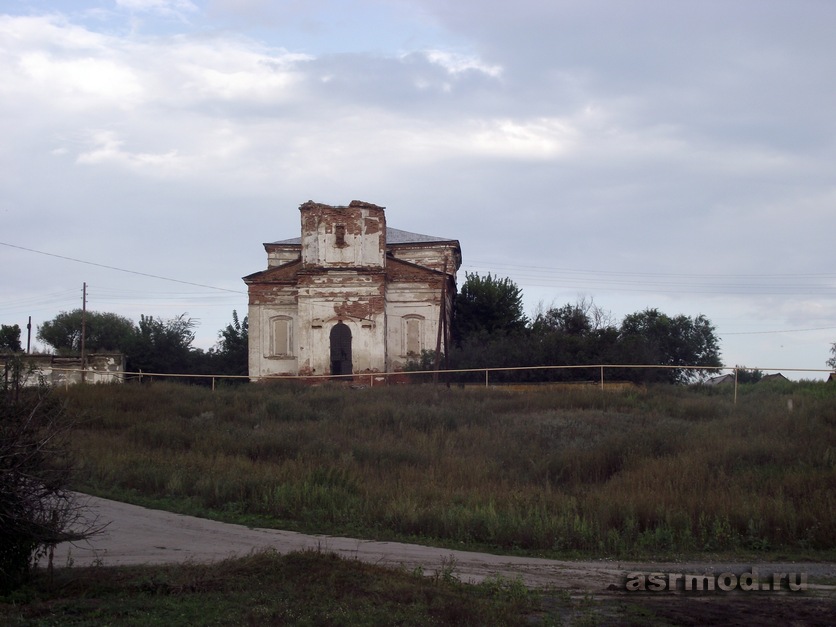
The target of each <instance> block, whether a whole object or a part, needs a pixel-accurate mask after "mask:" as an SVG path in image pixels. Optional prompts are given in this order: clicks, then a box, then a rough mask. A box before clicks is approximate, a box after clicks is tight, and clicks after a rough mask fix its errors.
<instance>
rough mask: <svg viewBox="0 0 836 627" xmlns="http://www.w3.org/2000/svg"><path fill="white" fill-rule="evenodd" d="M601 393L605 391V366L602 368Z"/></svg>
mask: <svg viewBox="0 0 836 627" xmlns="http://www.w3.org/2000/svg"><path fill="white" fill-rule="evenodd" d="M601 391H602V392H603V391H604V366H601Z"/></svg>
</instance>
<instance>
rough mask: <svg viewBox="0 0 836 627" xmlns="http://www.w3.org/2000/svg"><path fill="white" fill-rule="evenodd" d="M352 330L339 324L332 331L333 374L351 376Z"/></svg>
mask: <svg viewBox="0 0 836 627" xmlns="http://www.w3.org/2000/svg"><path fill="white" fill-rule="evenodd" d="M352 372H353V369H352V366H351V329H349V328H348V326H347V325H345V324H344V323H342V322H338V323H337V324H336V325H334V328H333V329H331V374H351V373H352Z"/></svg>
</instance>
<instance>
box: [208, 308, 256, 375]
mask: <svg viewBox="0 0 836 627" xmlns="http://www.w3.org/2000/svg"><path fill="white" fill-rule="evenodd" d="M210 363H211V367H212V369H213V371H214V372H213V374H232V375H246V374H247V373H248V372H249V321H248V319H247V316H244V319H243V320H240V321H239V319H238V312H237V311H235V310H234V309H233V310H232V323H231V324H228V325H226V327H225V328H224V329H222V330H221V331H219V332H218V343H217V345H216V346H215V348H214V349H212V350H211V351H210Z"/></svg>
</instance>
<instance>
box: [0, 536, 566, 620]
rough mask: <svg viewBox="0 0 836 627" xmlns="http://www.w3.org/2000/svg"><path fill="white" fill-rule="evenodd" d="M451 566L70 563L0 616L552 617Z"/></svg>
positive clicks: (329, 557)
mask: <svg viewBox="0 0 836 627" xmlns="http://www.w3.org/2000/svg"><path fill="white" fill-rule="evenodd" d="M454 575H455V573H454V569H453V568H452V567H451V568H447V569H442V572H440V573H437V574H436V575H435V576H430V577H427V576H423V575H422V574H421V573H409V572H405V571H391V570H388V569H384V568H381V567H377V566H373V565H369V564H364V563H361V562H357V561H351V560H344V559H340V558H339V557H337V556H336V555H334V554H329V553H321V552H314V551H306V552H301V553H290V554H288V555H284V556H280V555H277V554H275V553H271V552H263V553H256V554H253V555H251V556H249V557H245V558H239V559H232V560H225V561H223V562H219V563H216V564H210V565H203V564H186V565H181V566H157V567H150V566H143V567H122V568H105V567H93V568H68V569H60V570H57V571H55V573H54V575H53V577H52V578H50V577H49V576H48V575H47V574H46V573H44V572H41V573H38V574H36V575H35V576H34V577H33V579H32V580H31V581H30V582H29V584H28V585H26V586H25V587H24V588H21V589H19V590H18V591H16V592H15V593H14V594H11V595H7V596H6V597H0V622H2V623H3V624H5V625H10V626H12V625H62V626H63V625H91V626H92V625H108V624H111V625H126V626H129V625H137V626H139V625H141V626H143V627H146V626H150V625H160V626H166V627H169V626H177V625H189V626H191V625H290V624H292V625H393V624H398V625H421V626H423V625H487V624H491V625H522V624H530V622H529V621H530V620H534V621H536V622H538V623H540V624H555V623H554V622H553V621H552V620H551V619H550V618H549V613H550V612H556V611H557V610H558V609H560V611H562V612H565V611H566V610H567V608H569V609H571V607H572V603H571V601H569V600H566V601H565V602H563V603H561V604H560V605H559V606H558V608H551V609H544V607H541V606H542V605H543V604H542V603H541V597H540V595H539V594H535V593H532V592H530V591H528V590H526V589H525V587H524V586H522V585H521V584H517V583H515V582H510V581H503V580H498V579H494V580H489V581H487V582H485V583H483V584H479V585H476V586H470V585H465V584H462V583H460V582H459V581H458V580H457V579H456V578H455V576H454Z"/></svg>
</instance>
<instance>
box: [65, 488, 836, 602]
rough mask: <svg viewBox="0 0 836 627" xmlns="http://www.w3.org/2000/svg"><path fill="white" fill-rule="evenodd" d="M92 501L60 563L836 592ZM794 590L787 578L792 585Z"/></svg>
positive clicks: (807, 568)
mask: <svg viewBox="0 0 836 627" xmlns="http://www.w3.org/2000/svg"><path fill="white" fill-rule="evenodd" d="M82 498H83V499H88V505H89V510H90V512H91V514H93V515H95V516H97V517H98V519H99V522H100V523H109V524H108V526H107V528H106V529H105V530H104V531H103V532H102V533H101V534H100V535H98V536H96V537H94V538H93V539H92V540H91V541H90V542H89V543H79V544H76V545H72V546H70V545H59V546H58V547H57V548H56V551H55V556H54V564H55V566H56V567H60V566H63V565H66V564H68V563H72V564H73V565H75V566H88V565H92V564H101V565H104V566H118V565H127V564H161V563H170V562H183V561H186V560H192V561H197V562H204V561H214V560H220V559H224V558H227V557H231V556H239V555H246V554H247V553H249V552H251V551H254V550H259V549H264V548H273V549H275V550H277V551H279V552H280V553H287V552H290V551H299V550H304V549H321V550H325V551H331V552H334V553H337V554H339V555H340V556H342V557H344V558H347V559H357V560H361V561H364V562H370V563H374V564H380V565H384V566H391V567H401V566H402V567H404V568H406V569H408V570H410V571H412V570H414V569H416V568H418V567H420V568H422V569H423V570H424V572H425V573H427V574H432V573H434V572H437V571H439V570H441V569H445V568H453V570H454V574H455V575H456V576H457V577H458V578H459V579H461V580H462V581H465V582H479V581H481V580H483V579H485V578H486V577H489V576H492V575H501V576H503V577H506V578H510V579H515V578H518V577H521V578H522V580H523V581H524V582H525V583H526V584H527V585H528V586H531V587H552V588H556V589H561V590H568V591H569V592H571V593H580V594H593V595H600V594H604V595H606V594H613V593H623V592H625V582H626V579H627V574H628V573H630V572H640V573H651V572H659V573H699V574H703V573H709V574H710V573H713V574H715V575H716V574H719V573H724V572H729V573H736V574H740V573H743V572H745V571H748V570H750V569H751V568H752V567H753V566H754V567H757V568H758V569H759V571H760V573H761V577H762V578H764V577H771V574H772V573H774V572H782V573H806V574H807V576H808V578H809V580H810V581H811V583H809V584H808V588H809V589H810V591H811V592H812V591H818V592H819V593H821V594H822V595H823V596H825V597H828V596H833V595H834V594H836V586H834V585H824V584H818V583H815V582H816V581H824V582H826V584H833V583H834V582H836V565H834V564H823V563H784V564H777V563H769V564H761V565H758V564H752V563H738V564H732V563H631V562H621V561H615V560H595V561H559V560H549V559H538V558H530V557H511V556H502V555H492V554H489V553H476V552H471V551H453V550H450V549H440V548H434V547H428V546H421V545H417V544H405V543H401V542H377V541H373V540H357V539H352V538H340V537H334V536H316V535H307V534H302V533H296V532H292V531H279V530H273V529H254V528H249V527H245V526H242V525H233V524H228V523H221V522H216V521H212V520H205V519H202V518H194V517H192V516H183V515H180V514H172V513H170V512H164V511H160V510H152V509H147V508H145V507H139V506H136V505H128V504H126V503H119V502H116V501H110V500H106V499H101V498H96V497H86V496H85V497H82ZM784 588H785V589H786V583H785V584H784Z"/></svg>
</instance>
